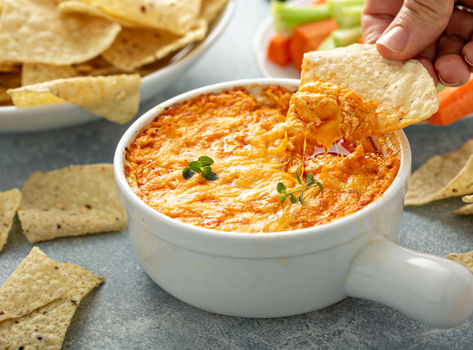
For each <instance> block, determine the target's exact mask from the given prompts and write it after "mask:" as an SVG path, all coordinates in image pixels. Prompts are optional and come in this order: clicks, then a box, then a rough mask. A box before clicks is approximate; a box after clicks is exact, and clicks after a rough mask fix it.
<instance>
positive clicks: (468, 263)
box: [448, 251, 473, 273]
mask: <svg viewBox="0 0 473 350" xmlns="http://www.w3.org/2000/svg"><path fill="white" fill-rule="evenodd" d="M448 258H449V259H450V260H453V261H455V262H457V263H459V264H461V265H463V266H465V267H466V268H468V270H470V271H471V272H472V273H473V251H471V252H468V253H463V254H456V253H452V254H448Z"/></svg>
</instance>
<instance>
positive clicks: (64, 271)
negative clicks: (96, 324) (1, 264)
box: [0, 247, 104, 349]
mask: <svg viewBox="0 0 473 350" xmlns="http://www.w3.org/2000/svg"><path fill="white" fill-rule="evenodd" d="M103 282H104V278H103V277H102V276H97V275H95V274H93V273H92V272H90V271H89V270H87V269H85V268H83V267H80V266H77V265H74V264H71V263H59V262H57V261H54V260H52V259H50V258H48V256H46V255H45V254H44V253H43V252H42V251H41V250H40V249H39V248H37V247H34V248H33V249H32V250H31V251H30V253H29V254H28V256H27V257H26V258H25V259H24V260H23V261H22V262H21V263H20V265H18V267H17V268H16V269H15V271H13V273H12V274H11V275H10V277H9V278H8V279H7V280H6V281H5V283H4V284H3V285H2V286H1V287H0V348H1V349H60V348H61V347H62V343H63V341H64V337H65V335H66V331H67V328H68V327H69V325H70V323H71V319H72V317H73V316H74V313H75V311H76V309H77V307H78V306H79V303H80V301H81V300H82V298H83V297H84V296H85V295H86V294H87V293H88V292H89V291H90V290H92V289H93V288H95V287H97V286H99V285H100V284H101V283H103Z"/></svg>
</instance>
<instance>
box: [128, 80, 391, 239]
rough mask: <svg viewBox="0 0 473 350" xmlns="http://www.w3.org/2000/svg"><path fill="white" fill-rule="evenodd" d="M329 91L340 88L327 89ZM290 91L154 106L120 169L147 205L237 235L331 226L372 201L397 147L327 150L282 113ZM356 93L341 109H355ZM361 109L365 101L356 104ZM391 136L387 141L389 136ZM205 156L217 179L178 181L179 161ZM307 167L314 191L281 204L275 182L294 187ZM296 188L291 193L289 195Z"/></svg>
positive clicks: (387, 179)
mask: <svg viewBox="0 0 473 350" xmlns="http://www.w3.org/2000/svg"><path fill="white" fill-rule="evenodd" d="M334 89H335V90H334V95H333V96H335V97H337V98H338V97H340V96H342V93H344V92H343V91H342V90H341V89H340V88H334ZM291 96H292V92H291V91H288V90H286V89H283V88H280V87H268V88H266V89H262V90H261V92H260V93H259V94H256V95H253V94H250V93H249V92H248V91H247V90H245V89H243V88H236V89H234V90H230V91H224V92H221V93H218V94H205V95H201V96H198V97H196V98H194V99H191V100H189V101H184V102H181V103H179V104H177V105H175V106H172V107H169V108H167V109H166V110H164V111H163V112H162V113H161V114H160V115H159V116H158V117H157V118H156V119H155V120H154V121H153V122H152V123H151V124H150V125H148V126H147V127H145V128H144V129H143V130H142V131H141V132H140V134H139V135H138V136H137V138H136V139H135V140H134V141H133V142H132V144H131V145H130V146H129V148H128V151H127V154H126V161H125V175H126V177H127V180H128V183H129V184H130V186H131V187H132V189H133V190H134V192H135V193H136V194H137V195H138V196H139V197H140V198H142V199H143V201H144V202H146V203H147V204H148V205H149V206H151V207H152V208H154V209H156V210H157V211H159V212H161V213H163V214H165V215H167V216H169V217H171V218H175V219H178V220H180V221H183V222H186V223H190V224H194V225H198V226H201V227H205V228H211V229H217V230H223V231H237V232H276V231H286V230H294V229H300V228H306V227H311V226H314V225H320V224H324V223H328V222H331V221H333V220H336V219H338V218H341V217H343V216H346V215H348V214H350V213H353V212H355V211H357V210H359V209H361V208H363V207H365V206H366V205H368V204H369V203H371V202H373V201H375V200H376V199H377V198H378V197H379V196H381V195H382V193H383V192H384V191H385V190H386V189H387V188H388V187H389V185H390V184H391V183H392V181H393V179H394V178H395V176H396V174H397V172H398V169H399V163H400V161H399V158H397V156H396V154H397V145H396V144H395V143H392V142H390V140H389V137H379V138H377V139H376V143H378V144H379V146H384V148H385V149H386V152H385V153H384V154H381V153H380V152H378V148H377V147H375V144H374V143H373V142H372V141H371V139H368V138H361V139H358V140H345V141H343V140H342V141H339V142H337V143H336V144H335V145H334V146H333V148H332V149H331V150H330V152H328V153H327V152H324V149H323V147H322V145H321V144H320V143H318V142H316V141H315V139H314V137H312V136H311V132H310V131H311V130H312V129H311V127H312V126H311V125H309V124H311V123H312V121H311V120H307V119H296V116H294V115H293V116H292V117H291V116H289V117H286V114H287V111H288V108H289V101H290V99H291ZM357 101H358V99H357V98H356V97H353V101H351V100H350V101H349V102H347V103H348V104H347V105H351V104H352V105H353V108H354V113H360V111H359V110H357V109H356V108H357V106H358V105H357V104H356V103H357ZM365 107H366V108H368V109H370V108H371V105H369V104H368V105H367V106H365ZM391 141H392V140H391ZM201 156H209V157H211V158H212V159H213V160H214V163H213V164H212V166H211V167H212V170H213V171H214V172H215V173H216V174H217V176H218V179H217V180H215V181H210V180H207V179H205V178H203V177H202V176H200V175H199V174H195V175H194V176H193V177H191V178H189V179H185V178H184V177H183V169H184V168H185V167H186V166H187V165H188V162H191V161H195V160H197V159H198V158H199V157H201ZM296 171H297V172H298V173H299V174H302V175H301V176H300V177H302V182H303V181H304V179H306V178H307V176H308V174H309V173H312V174H313V176H314V178H315V179H316V180H318V181H320V182H321V183H322V187H323V190H322V189H321V188H320V187H318V186H312V187H310V188H308V189H306V190H304V194H303V196H302V197H303V198H302V200H301V201H302V203H299V202H297V203H295V204H292V203H291V201H290V200H289V198H288V200H286V201H284V203H281V201H280V196H281V194H280V193H278V191H277V184H278V183H279V182H282V183H283V184H284V185H285V187H286V189H287V191H288V192H290V191H296V190H299V189H301V188H304V187H305V185H301V184H299V182H298V179H297V175H296ZM299 195H300V192H298V193H297V194H296V196H299Z"/></svg>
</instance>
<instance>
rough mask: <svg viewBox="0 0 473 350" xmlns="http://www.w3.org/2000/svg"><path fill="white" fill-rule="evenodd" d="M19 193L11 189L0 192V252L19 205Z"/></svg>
mask: <svg viewBox="0 0 473 350" xmlns="http://www.w3.org/2000/svg"><path fill="white" fill-rule="evenodd" d="M20 200H21V192H20V191H19V190H17V189H13V190H10V191H7V192H0V251H2V249H3V247H4V246H5V243H6V242H7V237H8V232H10V229H11V227H12V225H13V218H14V217H15V215H16V210H17V209H18V206H19V205H20Z"/></svg>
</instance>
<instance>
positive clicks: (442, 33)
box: [362, 0, 473, 86]
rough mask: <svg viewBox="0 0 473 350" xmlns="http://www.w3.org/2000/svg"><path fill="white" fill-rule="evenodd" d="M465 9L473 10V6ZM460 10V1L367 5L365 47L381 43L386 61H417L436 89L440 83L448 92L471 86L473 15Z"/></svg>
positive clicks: (381, 0)
mask: <svg viewBox="0 0 473 350" xmlns="http://www.w3.org/2000/svg"><path fill="white" fill-rule="evenodd" d="M463 4H465V5H467V6H471V7H473V0H464V1H463ZM454 5H455V1H454V0H405V1H403V0H389V1H385V0H366V2H365V8H364V10H363V16H362V28H363V41H364V42H366V43H371V44H374V43H376V47H377V49H378V51H379V53H380V54H381V55H382V56H384V57H386V58H390V59H396V60H403V59H409V58H417V59H418V60H419V61H420V62H421V63H422V64H423V65H424V66H425V68H427V70H428V71H429V73H430V74H431V75H432V77H433V78H434V81H435V83H436V84H437V83H438V81H439V79H440V81H441V82H442V83H443V84H444V85H447V86H459V85H462V84H465V83H466V82H467V81H468V80H469V77H470V70H471V69H472V65H473V41H472V33H473V14H472V13H468V12H466V11H464V10H459V9H457V8H454ZM457 7H460V6H457ZM470 62H471V63H470Z"/></svg>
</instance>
